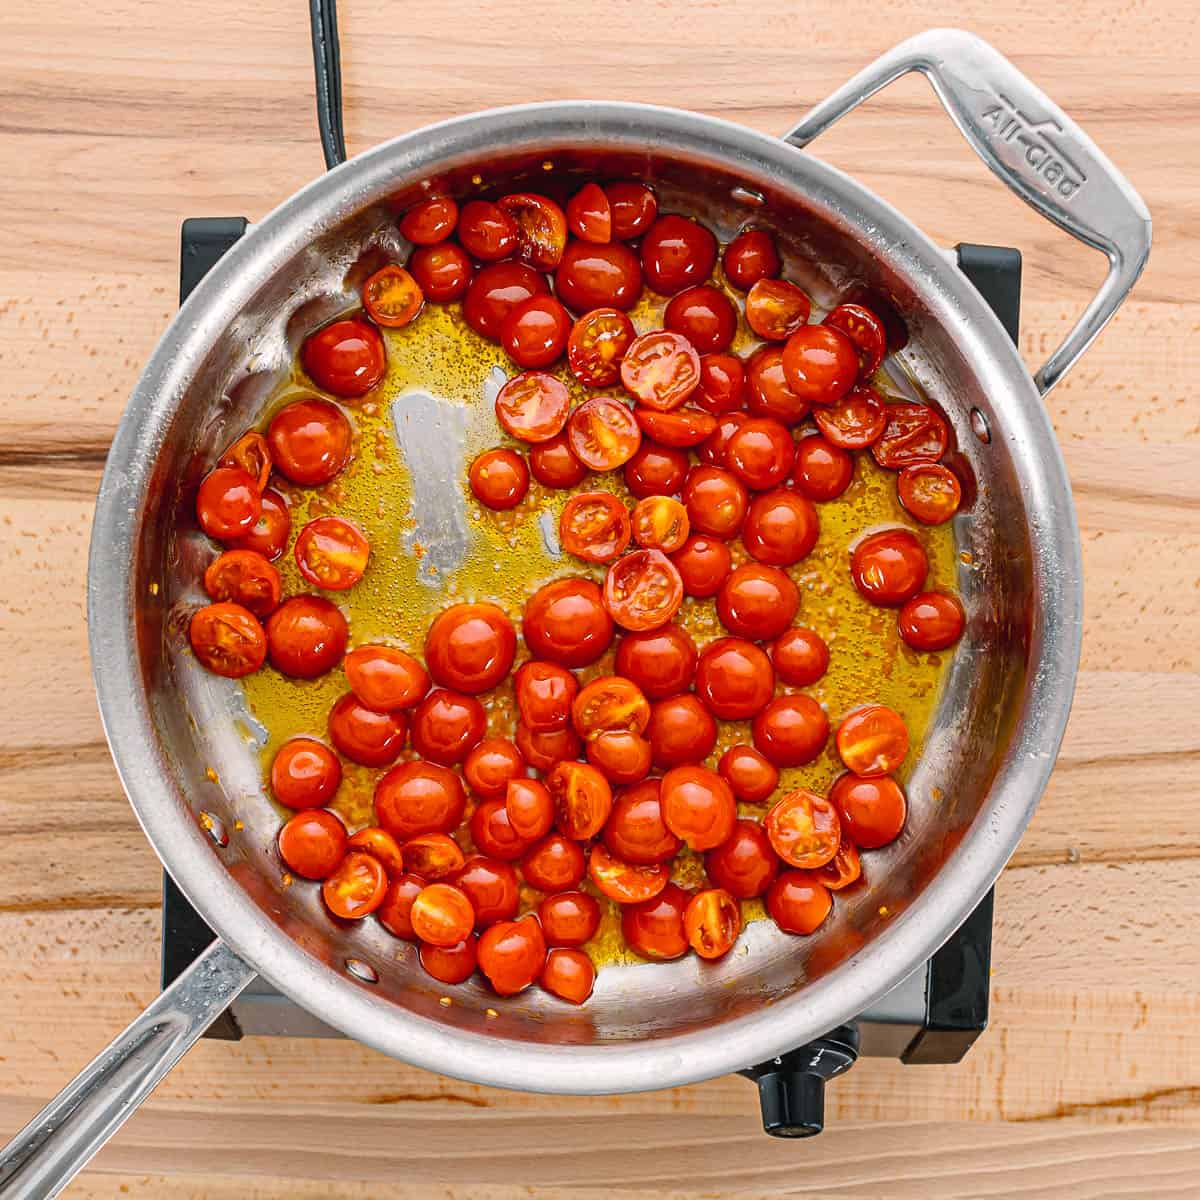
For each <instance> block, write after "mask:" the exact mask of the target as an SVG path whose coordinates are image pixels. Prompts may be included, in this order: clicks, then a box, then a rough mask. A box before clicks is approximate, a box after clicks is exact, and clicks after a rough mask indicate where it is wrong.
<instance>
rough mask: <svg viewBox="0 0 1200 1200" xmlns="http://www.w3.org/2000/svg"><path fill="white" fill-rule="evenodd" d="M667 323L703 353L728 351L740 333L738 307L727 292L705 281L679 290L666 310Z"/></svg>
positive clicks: (664, 315) (664, 317) (666, 324)
mask: <svg viewBox="0 0 1200 1200" xmlns="http://www.w3.org/2000/svg"><path fill="white" fill-rule="evenodd" d="M663 324H664V325H665V326H666V327H667V328H668V329H670V330H672V331H673V332H675V333H681V334H683V336H684V337H685V338H687V340H688V341H689V342H691V343H692V345H693V346H695V347H696V349H697V351H699V353H701V354H717V353H719V352H720V351H722V350H727V349H728V348H729V344H730V343H731V342H732V341H733V335H734V334H735V333H736V332H737V309H736V308H734V306H733V303H732V302H731V301H730V299H729V297H728V296H726V295H725V293H724V292H721V291H718V290H717V289H716V288H715V287H710V286H709V285H708V284H702V285H700V286H699V287H690V288H686V289H685V290H684V291H682V292H680V293H678V295H676V296H675V297H674V298H673V299H672V300H671V302H670V304H668V305H667V308H666V311H665V312H664V313H663Z"/></svg>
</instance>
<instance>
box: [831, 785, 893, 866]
mask: <svg viewBox="0 0 1200 1200" xmlns="http://www.w3.org/2000/svg"><path fill="white" fill-rule="evenodd" d="M829 799H830V800H831V801H832V802H833V803H834V805H836V807H837V810H838V812H839V813H841V817H842V821H843V822H844V824H845V827H846V832H847V833H848V834H849V835H850V839H851V840H852V841H853V842H854V844H855V845H856V846H859V847H861V848H862V849H863V850H876V849H878V848H879V847H880V846H886V845H887V844H888V843H889V842H893V841H895V840H896V838H898V837H899V836H900V831H901V830H902V829H903V828H904V820H905V817H906V816H907V815H908V803H907V801H906V800H905V798H904V792H903V790H902V789H901V787H900V785H899V784H898V783H897V782H896V781H895V780H894V779H893V778H892V777H891V776H890V775H881V776H878V777H877V778H872V779H862V778H860V777H859V776H858V775H853V774H846V775H841V776H839V777H838V778H837V779H835V780H834V783H833V787H832V788H831V789H830V792H829Z"/></svg>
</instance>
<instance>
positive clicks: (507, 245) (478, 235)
mask: <svg viewBox="0 0 1200 1200" xmlns="http://www.w3.org/2000/svg"><path fill="white" fill-rule="evenodd" d="M458 240H459V241H460V242H462V244H463V249H464V250H466V251H467V253H468V254H470V255H471V257H472V258H478V259H482V260H483V261H484V262H495V261H497V260H498V259H501V258H508V256H509V255H510V254H513V253H514V252H515V251H516V249H517V244H518V234H517V223H516V221H514V220H513V219H512V217H511V216H509V214H508V213H506V212H504V211H503V210H501V209H500V208H498V207H497V206H496V205H495V204H493V203H492V202H491V201H490V200H471V201H469V202H468V203H466V204H464V205H463V207H462V212H461V213H460V214H459V217H458Z"/></svg>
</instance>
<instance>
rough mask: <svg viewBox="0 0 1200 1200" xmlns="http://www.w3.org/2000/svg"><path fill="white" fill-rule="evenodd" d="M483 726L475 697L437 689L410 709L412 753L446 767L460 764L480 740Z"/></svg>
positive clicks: (483, 722) (485, 722)
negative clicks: (411, 710)
mask: <svg viewBox="0 0 1200 1200" xmlns="http://www.w3.org/2000/svg"><path fill="white" fill-rule="evenodd" d="M486 726H487V716H486V714H485V713H484V711H483V705H482V704H480V703H479V701H478V700H476V699H475V697H474V696H464V695H462V693H461V692H452V691H449V690H448V689H446V688H437V689H435V690H434V691H432V692H430V693H429V695H428V696H426V697H425V699H424V700H422V701H421V703H420V704H418V705H417V707H416V708H415V709H413V715H412V744H413V749H414V750H415V751H416V752H417V753H418V754H419V755H420V756H421V757H422V758H427V759H429V761H430V762H435V763H440V764H441V765H442V766H444V767H448V766H450V765H452V764H453V763H460V762H462V760H463V759H464V758H466V757H467V755H468V754H469V753H470V752H471V749H472V747H474V746H476V745H478V744H479V742H481V741H482V740H483V732H484V729H485V728H486Z"/></svg>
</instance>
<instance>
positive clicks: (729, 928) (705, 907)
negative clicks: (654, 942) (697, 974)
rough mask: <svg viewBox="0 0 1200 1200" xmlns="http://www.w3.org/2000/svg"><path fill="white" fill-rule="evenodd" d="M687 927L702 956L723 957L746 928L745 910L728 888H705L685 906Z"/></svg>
mask: <svg viewBox="0 0 1200 1200" xmlns="http://www.w3.org/2000/svg"><path fill="white" fill-rule="evenodd" d="M683 929H684V932H685V933H686V934H687V940H688V942H689V943H690V945H691V947H692V949H693V950H695V952H696V953H697V954H698V955H700V957H701V958H709V959H712V958H720V957H721V956H722V955H724V954H728V953H729V951H730V950H732V949H733V943H734V942H736V941H737V936H738V934H739V933H741V931H742V910H741V908H740V907H739V905H738V902H737V901H736V900H735V899H734V898H733V897H732V896H731V895H730V894H729V893H728V892H727V891H725V889H724V888H705V889H704V890H703V891H700V892H697V893H696V894H695V895H694V896H693V897H692V898H691V899H690V900H689V901H688V905H687V908H685V909H684V910H683Z"/></svg>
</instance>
